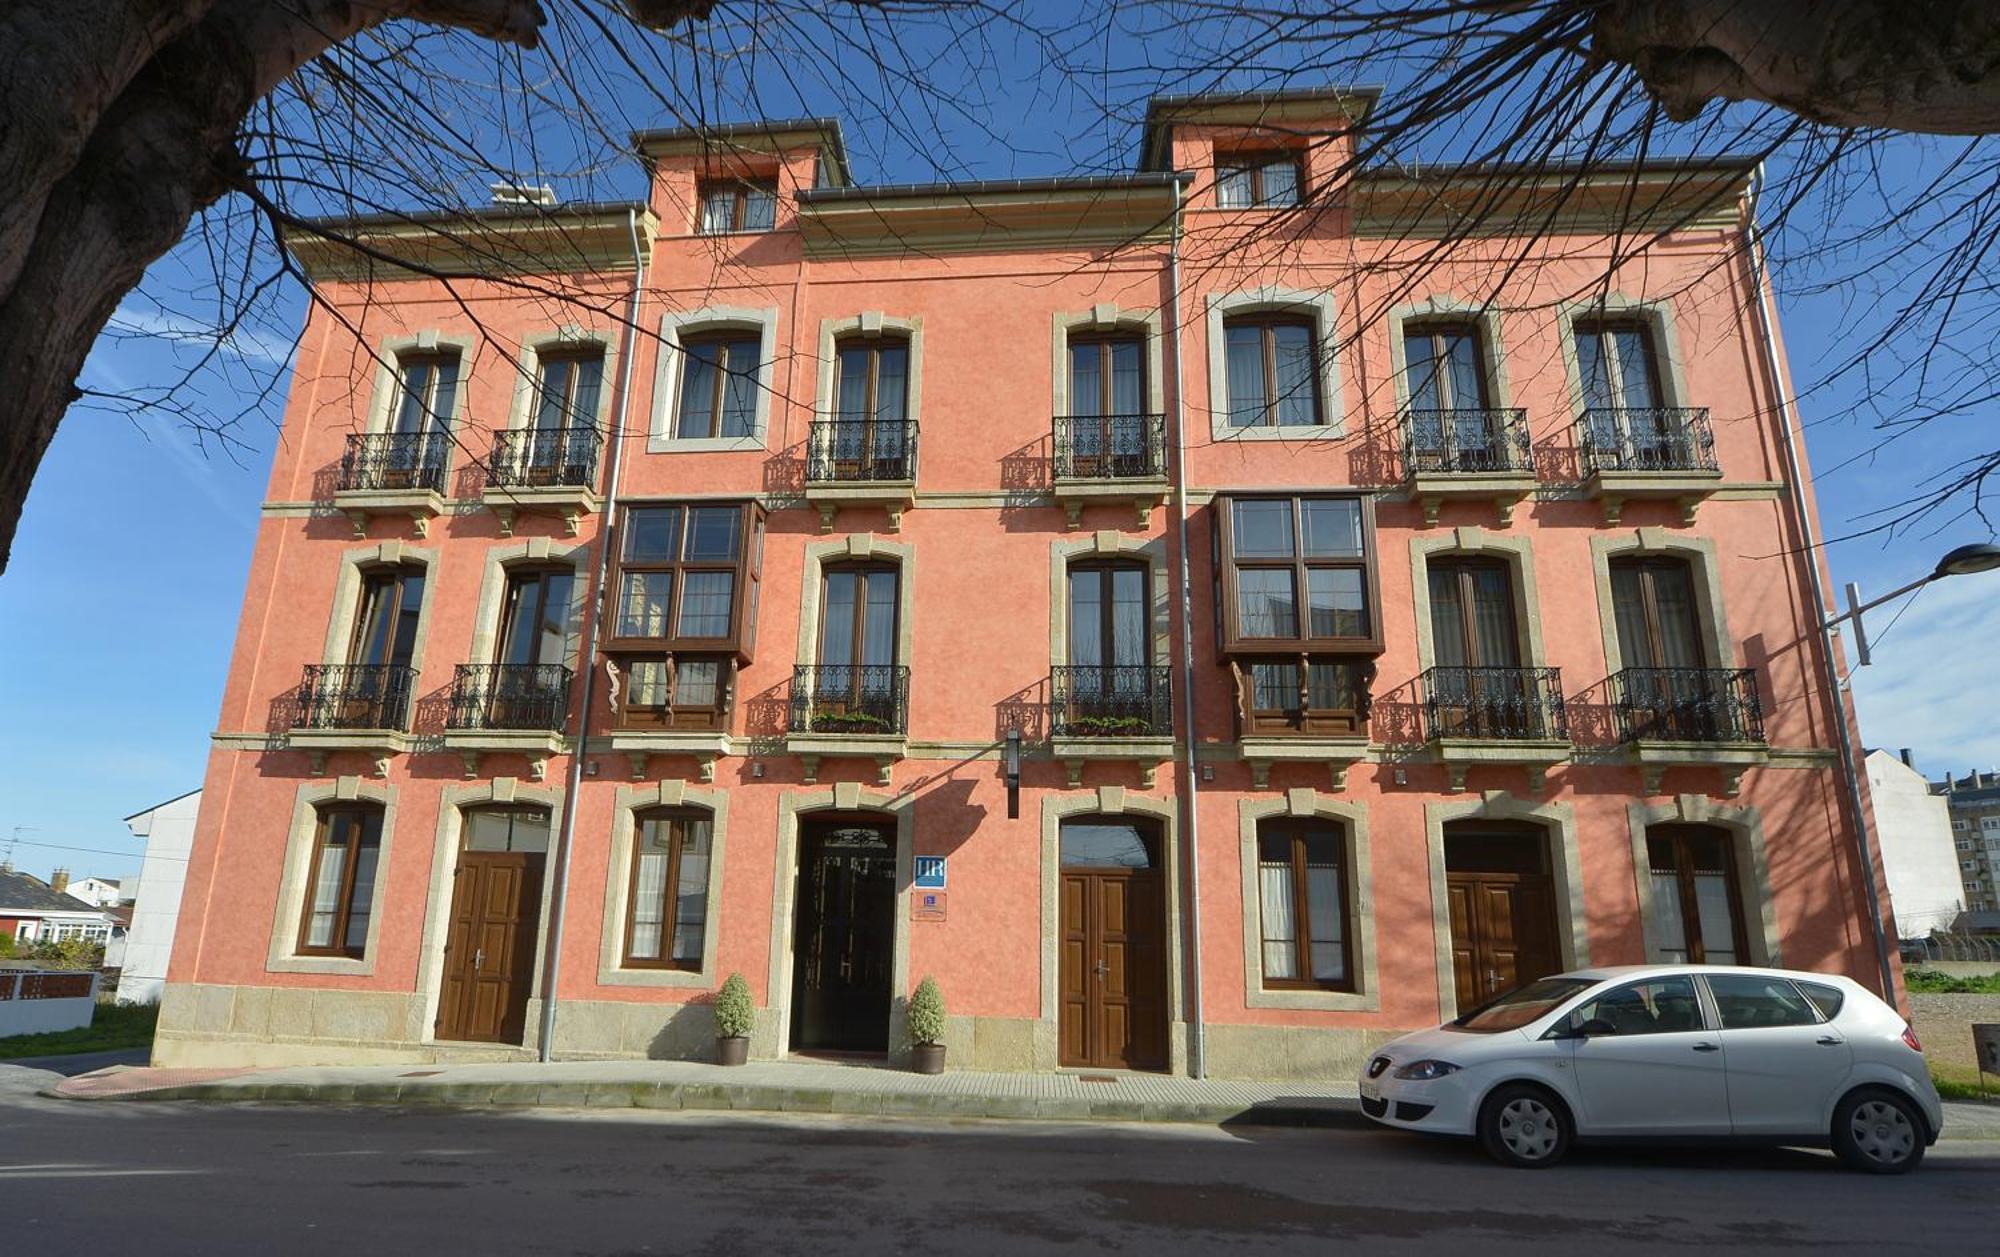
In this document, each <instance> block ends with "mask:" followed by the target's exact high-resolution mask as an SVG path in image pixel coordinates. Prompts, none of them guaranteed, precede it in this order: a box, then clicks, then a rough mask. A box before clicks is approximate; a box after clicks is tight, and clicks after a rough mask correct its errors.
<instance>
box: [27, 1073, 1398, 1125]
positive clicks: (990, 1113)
mask: <svg viewBox="0 0 2000 1257" xmlns="http://www.w3.org/2000/svg"><path fill="white" fill-rule="evenodd" d="M44 1094H46V1095H51V1096H56V1097H59V1098H62V1099H68V1100H200V1101H207V1102H223V1103H228V1102H235V1101H248V1100H259V1101H288V1102H303V1103H319V1104H406V1105H407V1104H437V1105H458V1106H466V1107H520V1106H543V1107H552V1108H644V1109H743V1110H762V1111H765V1112H786V1113H854V1114H882V1115H889V1116H910V1117H926V1116H934V1117H994V1118H1031V1119H1044V1120H1049V1121H1135V1122H1203V1123H1223V1122H1249V1123H1255V1124H1259V1125H1283V1126H1325V1125H1342V1124H1354V1123H1359V1122H1360V1121H1362V1120H1363V1119H1362V1117H1361V1115H1360V1110H1359V1109H1358V1108H1357V1107H1356V1103H1355V1089H1354V1084H1352V1083H1348V1082H1330V1083H1325V1084H1320V1085H1303V1084H1297V1083H1280V1082H1212V1081H1197V1080H1196V1079H1192V1078H1175V1077H1167V1076H1163V1075H1158V1074H1129V1073H1106V1072H1096V1073H1062V1074H1017V1073H981V1072H977V1071H973V1070H949V1071H947V1072H945V1073H943V1074H937V1075H924V1074H913V1073H909V1072H907V1071H903V1070H894V1069H888V1068H883V1067H880V1066H868V1065H848V1064H839V1063H829V1062H820V1061H759V1062H754V1063H752V1064H749V1065H743V1066H738V1067H735V1068H724V1067H723V1066H720V1065H703V1064H696V1063H693V1062H689V1061H575V1062H559V1063H555V1064H548V1065H539V1064H493V1065H367V1066H320V1067H311V1068H292V1069H269V1070H257V1071H245V1072H238V1073H233V1074H231V1073H224V1072H222V1071H213V1070H176V1069H132V1068H118V1069H109V1070H103V1071H100V1072H98V1073H95V1074H86V1075H84V1076H82V1077H78V1078H71V1079H67V1080H65V1081H63V1082H61V1083H58V1084H56V1085H55V1086H53V1087H51V1088H49V1089H48V1090H47V1091H45V1092H44Z"/></svg>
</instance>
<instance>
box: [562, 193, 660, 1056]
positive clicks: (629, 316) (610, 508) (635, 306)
mask: <svg viewBox="0 0 2000 1257" xmlns="http://www.w3.org/2000/svg"><path fill="white" fill-rule="evenodd" d="M626 215H627V222H628V224H629V226H630V228H631V232H632V295H631V297H630V298H629V299H628V300H627V302H626V307H625V333H624V344H623V346H622V347H621V348H620V349H619V351H618V352H619V360H618V413H617V416H616V417H615V418H614V419H613V421H612V425H611V432H610V440H609V441H608V442H606V449H605V455H604V463H605V471H604V475H605V481H604V511H603V514H602V515H600V516H599V518H600V519H602V520H603V521H604V522H603V523H602V525H600V526H599V528H598V530H597V539H598V542H599V544H598V547H597V570H596V572H595V573H593V575H592V579H591V582H590V586H589V592H588V594H587V595H586V598H587V602H586V605H587V606H588V607H589V614H590V628H589V630H588V631H587V632H586V633H585V634H584V647H583V668H582V671H581V676H582V677H583V705H582V710H581V712H580V713H579V715H578V718H577V728H576V745H575V748H574V749H573V750H572V751H571V752H570V757H569V773H568V776H567V778H566V780H567V785H566V786H565V788H564V790H563V808H562V825H561V827H560V828H559V829H558V830H557V831H556V884H555V892H554V895H553V898H552V901H551V902H550V904H549V947H548V957H547V959H546V961H545V962H544V965H543V969H542V1028H541V1035H540V1039H541V1041H540V1043H538V1044H537V1045H536V1047H537V1053H538V1056H539V1058H540V1059H541V1061H542V1062H543V1063H544V1064H546V1063H547V1062H548V1061H549V1060H550V1059H551V1051H552V1048H553V1045H554V1043H555V1033H556V1003H557V995H556V987H557V984H558V982H559V980H560V977H561V974H562V949H563V922H564V915H565V913H564V910H565V909H566V908H567V907H568V905H569V869H570V859H569V848H570V841H571V837H572V835H573V834H574V833H575V832H576V797H577V795H578V794H580V793H582V791H583V759H584V755H583V753H584V750H585V745H586V743H587V741H588V739H589V737H590V717H591V712H592V709H593V708H594V707H595V702H594V700H595V698H596V695H597V684H596V681H597V678H596V672H597V644H598V642H599V640H600V639H601V637H602V635H603V629H604V601H605V596H604V586H605V581H606V580H607V579H609V575H610V570H611V528H612V523H613V521H614V520H616V519H617V518H618V476H619V473H620V472H621V471H622V470H623V465H624V460H623V459H622V458H621V457H620V454H621V453H622V452H623V450H624V448H625V433H626V427H625V421H626V417H627V416H628V415H629V414H631V411H632V365H633V362H632V360H633V359H634V358H635V357H636V356H637V355H636V354H635V353H634V352H633V350H634V348H635V347H636V342H637V340H638V335H639V299H640V295H641V293H642V292H643V291H644V289H645V285H646V251H645V246H644V245H643V244H642V243H641V242H640V240H639V211H638V210H627V211H626Z"/></svg>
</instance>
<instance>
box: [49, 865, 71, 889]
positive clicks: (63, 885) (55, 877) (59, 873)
mask: <svg viewBox="0 0 2000 1257" xmlns="http://www.w3.org/2000/svg"><path fill="white" fill-rule="evenodd" d="M49 889H50V890H52V891H54V892H56V893H57V894H58V895H60V894H62V893H63V892H64V891H66V890H68V889H69V870H68V869H57V870H56V871H55V872H53V873H51V874H49Z"/></svg>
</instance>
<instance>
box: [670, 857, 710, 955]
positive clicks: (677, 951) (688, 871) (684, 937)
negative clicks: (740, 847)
mask: <svg viewBox="0 0 2000 1257" xmlns="http://www.w3.org/2000/svg"><path fill="white" fill-rule="evenodd" d="M680 824H681V826H682V836H681V867H680V880H679V883H678V885H677V886H676V887H675V897H674V950H673V958H674V961H675V963H677V964H684V965H688V966H690V967H695V968H699V967H700V965H701V945H702V927H703V926H704V925H706V924H707V922H708V852H709V833H708V822H707V821H682V822H680Z"/></svg>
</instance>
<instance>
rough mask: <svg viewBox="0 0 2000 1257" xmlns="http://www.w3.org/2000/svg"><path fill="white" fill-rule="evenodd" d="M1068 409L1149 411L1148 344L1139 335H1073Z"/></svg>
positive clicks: (1111, 412)
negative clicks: (1147, 379)
mask: <svg viewBox="0 0 2000 1257" xmlns="http://www.w3.org/2000/svg"><path fill="white" fill-rule="evenodd" d="M1069 413H1070V414H1072V415H1093V416H1095V415H1139V414H1144V413H1146V346H1145V342H1144V341H1142V340H1140V338H1139V337H1137V336H1122V335H1119V336H1072V337H1070V342H1069Z"/></svg>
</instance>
